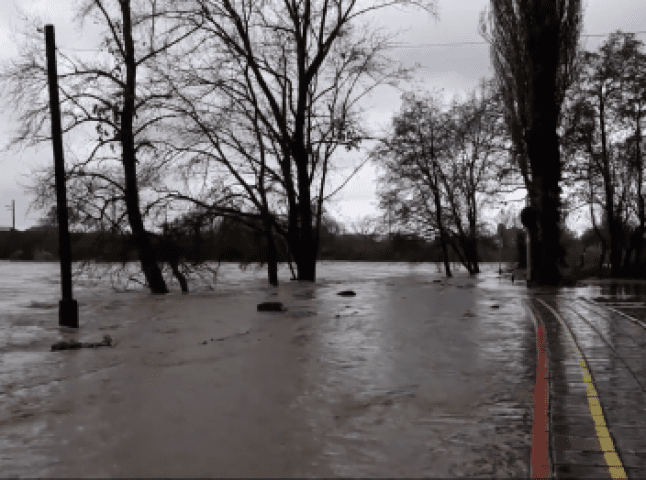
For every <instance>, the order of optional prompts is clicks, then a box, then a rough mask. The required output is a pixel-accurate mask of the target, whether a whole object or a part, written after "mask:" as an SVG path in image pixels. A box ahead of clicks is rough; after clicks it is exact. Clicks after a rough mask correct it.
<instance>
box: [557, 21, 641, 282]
mask: <svg viewBox="0 0 646 480" xmlns="http://www.w3.org/2000/svg"><path fill="white" fill-rule="evenodd" d="M642 48H643V44H642V43H641V42H639V41H637V40H635V39H634V35H631V34H623V33H621V32H617V33H614V34H611V35H610V36H609V37H608V39H607V41H606V42H604V44H603V45H602V46H601V47H600V48H599V51H598V52H582V53H581V60H580V69H579V71H580V75H579V77H578V81H577V82H576V84H575V88H573V89H572V90H571V92H570V93H569V95H568V98H567V102H568V107H569V108H568V114H567V115H566V116H565V119H566V122H564V123H565V127H566V128H565V131H564V135H563V137H562V138H563V143H564V146H565V151H566V152H567V153H568V154H569V155H570V157H571V159H570V161H569V167H570V168H569V169H568V170H569V171H570V175H571V177H572V181H576V180H579V181H581V183H580V185H579V191H580V195H581V196H582V197H583V198H585V199H586V200H587V201H588V202H590V204H591V205H599V206H600V207H601V208H602V209H603V218H604V219H605V222H604V225H607V235H608V238H609V247H610V264H611V275H612V276H613V277H617V276H619V275H620V273H621V272H620V270H621V268H622V263H623V264H626V263H627V260H628V257H629V256H630V251H631V250H633V249H635V248H638V249H639V250H641V239H637V238H636V237H641V236H642V235H640V234H639V233H638V231H637V230H639V231H643V224H644V221H643V215H644V214H643V209H642V210H641V211H640V209H639V206H640V201H639V199H640V198H641V195H642V193H641V192H642V183H643V161H642V158H641V157H642V152H641V145H640V144H641V138H642V133H641V129H642V127H641V121H642V117H643V116H644V113H645V112H644V106H645V104H644V98H645V93H646V83H645V82H644V74H643V73H641V72H640V70H641V69H640V68H639V65H641V67H642V69H643V68H645V67H646V60H645V59H646V56H645V55H644V53H643V51H642ZM593 221H594V218H593ZM635 221H636V222H637V223H638V225H639V228H638V229H635V234H637V235H631V234H630V233H629V230H630V229H631V228H630V226H629V222H632V223H634V222H635ZM595 231H598V232H599V234H600V235H601V231H599V230H598V229H596V226H595ZM604 235H605V233H604ZM631 236H632V239H631V238H630V237H631ZM600 240H601V241H602V244H603V245H604V246H605V240H604V239H603V236H600ZM631 240H632V241H631ZM624 251H625V253H626V255H625V257H626V259H624V261H623V262H622V255H623V254H622V252H624Z"/></svg>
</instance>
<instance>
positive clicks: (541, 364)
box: [532, 313, 552, 478]
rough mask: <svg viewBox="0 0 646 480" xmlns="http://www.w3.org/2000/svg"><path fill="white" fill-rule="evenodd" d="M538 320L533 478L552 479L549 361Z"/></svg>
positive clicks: (541, 326)
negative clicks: (549, 421)
mask: <svg viewBox="0 0 646 480" xmlns="http://www.w3.org/2000/svg"><path fill="white" fill-rule="evenodd" d="M534 316H535V318H536V323H535V324H536V347H537V348H536V349H537V353H538V355H537V362H536V386H535V387H534V423H533V425H532V478H550V477H551V470H552V469H551V466H550V457H549V423H548V412H549V405H550V384H549V360H548V357H547V336H546V334H545V325H543V322H542V321H541V318H540V316H539V315H538V314H535V313H534Z"/></svg>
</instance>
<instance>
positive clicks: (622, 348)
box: [531, 284, 646, 478]
mask: <svg viewBox="0 0 646 480" xmlns="http://www.w3.org/2000/svg"><path fill="white" fill-rule="evenodd" d="M642 289H643V285H639V284H623V285H622V284H615V285H596V286H591V287H588V288H586V289H573V290H571V291H569V292H563V291H561V292H553V293H552V294H545V295H534V296H533V299H532V301H531V305H532V308H533V309H534V310H535V311H536V312H537V313H538V314H539V315H540V316H541V318H542V319H543V320H544V321H545V325H546V328H547V331H548V339H549V347H550V362H551V364H550V367H551V375H550V378H551V382H552V385H551V402H552V405H551V432H552V434H551V442H552V455H553V463H554V465H553V472H554V476H555V477H556V478H599V477H604V478H607V477H608V475H609V472H610V468H609V465H610V464H609V463H608V461H607V458H606V457H605V456H606V453H604V452H607V451H609V450H608V445H606V444H604V443H603V437H605V436H607V437H608V438H609V439H611V440H612V443H611V444H610V445H611V446H612V445H613V444H614V450H615V451H616V453H617V454H618V457H619V460H620V465H622V466H623V467H624V471H623V472H625V474H626V475H627V476H628V478H640V477H644V476H646V462H645V459H646V455H644V453H645V452H646V443H645V440H644V439H646V408H645V405H646V388H645V385H646V375H645V369H644V364H645V363H646V362H645V361H644V347H646V329H644V328H643V327H642V326H640V325H639V324H636V323H634V322H631V321H629V320H628V319H627V318H625V317H624V316H622V315H620V314H618V313H616V312H614V311H611V310H609V309H608V308H607V307H606V305H604V304H603V303H601V302H599V303H597V302H595V301H594V300H593V299H595V298H596V299H599V298H601V299H604V298H606V299H609V300H612V301H622V300H626V299H630V300H633V301H635V300H637V301H639V300H640V299H641V301H643V297H642V296H641V295H643V293H644V292H643V291H642ZM540 301H543V302H545V304H547V305H549V306H550V307H552V308H553V309H554V312H555V313H556V315H558V316H559V319H558V320H557V318H556V317H555V316H554V314H553V313H552V312H551V311H550V310H549V309H548V308H546V307H545V306H544V305H542V304H541V303H540ZM566 330H570V331H571V333H572V335H573V338H574V341H575V343H576V345H577V347H578V348H579V349H580V351H581V353H582V354H583V357H584V359H585V362H586V364H587V368H588V369H589V372H590V376H591V377H590V378H591V383H592V385H593V386H594V388H595V394H596V395H598V397H592V398H593V399H594V403H595V404H598V405H599V408H600V409H601V410H599V412H600V413H601V412H602V414H603V420H602V421H601V423H600V421H598V420H593V416H592V410H591V408H592V406H591V405H592V403H590V401H591V400H590V397H589V395H590V391H589V386H588V385H587V384H586V382H585V377H584V375H583V374H582V368H581V365H580V362H579V360H578V358H577V355H576V353H575V349H574V347H573V346H572V344H571V342H570V340H569V336H568V333H567V332H566ZM595 424H596V425H595ZM601 424H604V425H605V427H607V430H604V429H603V428H602V430H599V428H598V426H599V425H601ZM604 431H605V432H607V435H606V434H605V433H603V432H604ZM600 442H601V443H600ZM619 472H621V471H620V470H617V471H616V472H615V474H619ZM621 474H623V473H621ZM615 478H620V476H616V477H615Z"/></svg>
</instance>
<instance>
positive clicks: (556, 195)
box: [480, 0, 582, 285]
mask: <svg viewBox="0 0 646 480" xmlns="http://www.w3.org/2000/svg"><path fill="white" fill-rule="evenodd" d="M480 26H481V33H482V35H483V36H484V37H485V38H487V39H488V41H489V42H490V44H491V57H492V62H493V65H494V69H495V72H496V80H497V82H498V84H499V87H500V90H501V92H502V93H503V95H504V100H505V107H506V108H505V110H506V120H507V124H508V127H509V129H510V132H511V135H512V138H513V142H514V147H515V161H516V162H517V163H518V165H519V167H520V169H521V172H522V174H523V179H524V181H525V186H526V188H527V190H528V193H529V198H530V204H531V206H532V207H533V208H534V209H535V210H536V212H537V214H538V224H537V228H536V229H532V230H531V231H530V236H531V246H532V252H531V255H532V259H531V264H532V266H533V268H532V274H531V275H532V278H531V279H530V280H531V282H530V283H538V284H544V285H557V284H558V283H559V281H560V272H559V269H558V264H559V230H560V227H559V224H560V220H561V199H560V193H561V187H560V184H559V182H560V180H561V157H560V151H559V137H558V134H557V130H558V127H559V123H560V116H561V107H562V104H563V99H564V96H565V93H566V90H567V88H568V87H569V85H570V84H571V82H572V77H573V70H574V66H575V64H576V63H575V60H576V53H577V48H578V40H579V36H580V30H581V27H582V5H581V0H491V2H490V8H489V11H488V15H487V11H486V10H485V11H484V12H483V14H482V17H481V22H480Z"/></svg>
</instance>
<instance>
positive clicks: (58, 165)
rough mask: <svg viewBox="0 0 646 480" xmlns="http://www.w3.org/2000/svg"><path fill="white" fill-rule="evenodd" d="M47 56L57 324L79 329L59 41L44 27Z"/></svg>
mask: <svg viewBox="0 0 646 480" xmlns="http://www.w3.org/2000/svg"><path fill="white" fill-rule="evenodd" d="M45 47H46V53H47V80H48V84H49V107H50V111H51V117H52V118H51V124H52V144H53V147H54V176H55V180H56V210H57V214H58V251H59V256H60V260H61V288H62V293H63V298H62V299H61V300H60V302H58V324H59V325H60V326H62V327H72V328H78V326H79V311H78V310H79V309H78V303H77V302H76V300H74V299H73V298H72V252H71V248H70V232H69V229H68V225H67V222H68V219H67V198H66V193H65V160H64V158H63V134H62V131H61V112H60V104H59V98H58V73H57V69H56V40H55V38H54V26H53V25H45Z"/></svg>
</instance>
